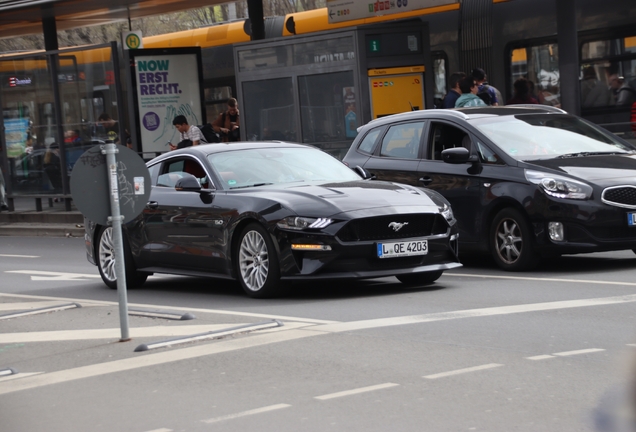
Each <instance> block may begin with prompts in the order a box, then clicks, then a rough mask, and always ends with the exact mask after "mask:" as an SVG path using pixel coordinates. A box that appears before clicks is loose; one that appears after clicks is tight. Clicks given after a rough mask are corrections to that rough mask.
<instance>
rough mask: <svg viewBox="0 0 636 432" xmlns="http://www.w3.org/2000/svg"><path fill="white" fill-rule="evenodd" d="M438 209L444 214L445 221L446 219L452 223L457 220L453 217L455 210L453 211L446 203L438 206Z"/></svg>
mask: <svg viewBox="0 0 636 432" xmlns="http://www.w3.org/2000/svg"><path fill="white" fill-rule="evenodd" d="M437 209H438V210H439V212H440V213H441V214H442V216H444V219H446V220H447V221H448V222H452V221H453V220H454V219H455V217H454V216H453V210H452V209H451V206H449V205H448V204H446V203H441V204H438V205H437Z"/></svg>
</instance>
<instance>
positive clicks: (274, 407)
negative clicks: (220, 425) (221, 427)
mask: <svg viewBox="0 0 636 432" xmlns="http://www.w3.org/2000/svg"><path fill="white" fill-rule="evenodd" d="M290 406H291V405H288V404H276V405H270V406H266V407H263V408H256V409H253V410H249V411H243V412H239V413H236V414H229V415H225V416H221V417H215V418H211V419H207V420H201V421H202V422H203V423H217V422H220V421H224V420H232V419H236V418H239V417H246V416H250V415H254V414H261V413H264V412H269V411H276V410H279V409H283V408H289V407H290Z"/></svg>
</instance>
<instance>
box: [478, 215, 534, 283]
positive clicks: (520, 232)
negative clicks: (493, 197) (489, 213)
mask: <svg viewBox="0 0 636 432" xmlns="http://www.w3.org/2000/svg"><path fill="white" fill-rule="evenodd" d="M490 249H491V252H492V256H493V258H494V259H495V262H496V263H497V265H498V266H499V267H501V268H502V269H504V270H507V271H525V270H531V269H532V268H534V267H536V265H537V264H538V262H539V256H538V255H537V254H536V253H535V252H534V251H533V250H532V244H531V232H530V226H529V224H528V222H527V221H526V219H525V217H524V216H523V214H521V212H519V211H518V210H515V209H513V208H506V209H503V210H501V211H500V212H499V213H497V216H495V219H494V220H493V221H492V225H491V228H490Z"/></svg>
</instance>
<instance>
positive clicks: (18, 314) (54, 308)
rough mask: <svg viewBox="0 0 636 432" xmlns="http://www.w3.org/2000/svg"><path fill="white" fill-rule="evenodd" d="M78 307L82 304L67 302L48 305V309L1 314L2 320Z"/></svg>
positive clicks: (0, 318)
mask: <svg viewBox="0 0 636 432" xmlns="http://www.w3.org/2000/svg"><path fill="white" fill-rule="evenodd" d="M78 307H81V306H80V305H78V304H77V303H66V304H61V305H59V306H50V307H47V308H46V309H32V310H27V311H22V312H12V313H11V312H10V313H8V314H4V315H2V316H0V320H5V319H14V318H19V317H23V316H29V315H37V314H43V313H50V312H59V311H63V310H67V309H74V308H78Z"/></svg>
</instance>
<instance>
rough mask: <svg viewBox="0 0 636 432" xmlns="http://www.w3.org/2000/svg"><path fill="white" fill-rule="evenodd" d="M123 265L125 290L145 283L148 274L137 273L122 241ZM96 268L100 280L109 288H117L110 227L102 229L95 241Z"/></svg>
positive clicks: (113, 242) (127, 248) (126, 246)
mask: <svg viewBox="0 0 636 432" xmlns="http://www.w3.org/2000/svg"><path fill="white" fill-rule="evenodd" d="M124 264H125V266H126V288H137V287H140V286H141V285H143V284H144V282H146V279H148V273H143V272H138V271H137V269H136V268H135V263H134V261H133V259H132V253H131V252H130V247H129V246H128V243H126V241H125V240H124ZM97 268H98V269H99V274H100V275H101V277H102V280H103V281H104V283H105V284H106V285H108V287H109V288H112V289H116V288H117V273H116V271H115V240H114V238H113V228H112V227H102V228H101V229H100V231H99V234H98V241H97Z"/></svg>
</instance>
